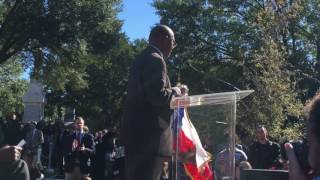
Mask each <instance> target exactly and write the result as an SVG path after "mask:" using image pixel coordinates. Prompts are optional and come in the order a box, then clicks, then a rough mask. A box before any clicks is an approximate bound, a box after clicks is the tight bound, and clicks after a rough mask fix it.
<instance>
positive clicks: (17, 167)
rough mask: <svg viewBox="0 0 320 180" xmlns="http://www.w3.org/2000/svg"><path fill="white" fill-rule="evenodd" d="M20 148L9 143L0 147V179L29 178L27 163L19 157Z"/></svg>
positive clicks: (19, 179)
mask: <svg viewBox="0 0 320 180" xmlns="http://www.w3.org/2000/svg"><path fill="white" fill-rule="evenodd" d="M0 147H1V146H0ZM21 150H22V148H21V147H17V146H9V145H4V146H2V147H1V148H0V179H3V180H5V179H8V180H30V175H29V169H28V165H27V163H26V162H25V161H23V160H21V159H20V157H21Z"/></svg>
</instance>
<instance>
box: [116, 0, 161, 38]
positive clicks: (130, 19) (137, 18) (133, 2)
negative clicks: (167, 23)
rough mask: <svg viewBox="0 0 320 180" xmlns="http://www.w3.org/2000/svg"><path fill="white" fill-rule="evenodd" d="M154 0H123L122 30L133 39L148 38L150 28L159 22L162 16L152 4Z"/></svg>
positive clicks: (120, 15)
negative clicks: (156, 12) (157, 13)
mask: <svg viewBox="0 0 320 180" xmlns="http://www.w3.org/2000/svg"><path fill="white" fill-rule="evenodd" d="M152 2H153V0H123V9H122V12H121V13H120V14H119V16H118V17H119V19H121V20H124V24H123V27H122V30H123V31H124V32H125V33H126V34H127V36H128V37H129V38H130V41H133V40H135V39H137V38H146V39H147V38H148V36H149V32H150V28H151V27H152V26H153V25H155V24H156V23H159V21H160V18H159V16H158V15H156V14H155V9H154V8H153V7H152V6H151V4H152Z"/></svg>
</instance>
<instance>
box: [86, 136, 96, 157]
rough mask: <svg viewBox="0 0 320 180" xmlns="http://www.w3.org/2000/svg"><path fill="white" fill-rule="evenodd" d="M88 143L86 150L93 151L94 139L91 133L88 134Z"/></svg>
mask: <svg viewBox="0 0 320 180" xmlns="http://www.w3.org/2000/svg"><path fill="white" fill-rule="evenodd" d="M87 137H88V144H87V145H86V152H88V153H93V152H94V151H95V148H94V140H93V136H92V135H91V134H88V136H87Z"/></svg>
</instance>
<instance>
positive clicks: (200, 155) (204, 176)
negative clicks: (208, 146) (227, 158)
mask: <svg viewBox="0 0 320 180" xmlns="http://www.w3.org/2000/svg"><path fill="white" fill-rule="evenodd" d="M172 125H173V132H174V137H175V139H174V141H173V142H174V144H173V149H174V150H175V151H176V150H177V147H178V153H179V156H180V155H181V156H183V154H187V153H190V152H191V153H192V152H193V153H195V158H194V159H193V161H187V162H183V166H184V170H185V172H186V174H187V175H188V176H189V177H190V178H191V179H192V180H213V172H212V170H211V168H210V166H209V161H210V160H211V157H210V154H209V153H208V152H207V151H206V150H205V149H204V148H203V147H202V144H201V141H200V138H199V135H198V133H197V131H196V129H195V127H194V126H193V124H192V123H191V121H190V119H189V117H188V114H187V111H186V109H185V108H179V109H178V110H177V111H175V114H174V120H173V124H172Z"/></svg>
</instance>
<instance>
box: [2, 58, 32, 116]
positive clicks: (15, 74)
mask: <svg viewBox="0 0 320 180" xmlns="http://www.w3.org/2000/svg"><path fill="white" fill-rule="evenodd" d="M22 72H23V64H22V63H21V59H20V58H18V57H12V59H10V61H8V62H6V63H3V64H2V65H1V66H0V103H1V108H0V111H1V113H2V115H5V116H6V115H8V114H9V113H12V112H18V113H21V112H23V102H22V96H23V95H24V93H25V92H26V90H27V81H26V80H23V79H20V76H21V74H22Z"/></svg>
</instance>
